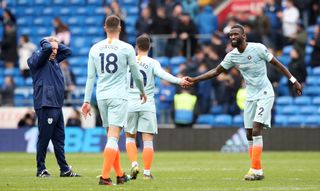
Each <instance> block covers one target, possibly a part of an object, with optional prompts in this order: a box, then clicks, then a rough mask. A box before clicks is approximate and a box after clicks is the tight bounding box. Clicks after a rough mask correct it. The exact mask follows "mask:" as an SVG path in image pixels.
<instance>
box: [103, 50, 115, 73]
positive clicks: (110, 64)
mask: <svg viewBox="0 0 320 191" xmlns="http://www.w3.org/2000/svg"><path fill="white" fill-rule="evenodd" d="M99 56H100V58H101V73H104V69H106V71H107V72H108V73H109V74H114V73H116V71H117V70H118V65H117V61H118V57H117V55H116V54H114V53H110V54H108V55H107V57H106V60H104V53H100V54H99ZM105 62H107V64H106V66H104V64H105Z"/></svg>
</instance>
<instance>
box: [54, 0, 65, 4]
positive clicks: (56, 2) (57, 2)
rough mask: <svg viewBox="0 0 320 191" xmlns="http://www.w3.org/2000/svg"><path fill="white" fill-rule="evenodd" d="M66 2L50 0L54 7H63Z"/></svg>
mask: <svg viewBox="0 0 320 191" xmlns="http://www.w3.org/2000/svg"><path fill="white" fill-rule="evenodd" d="M65 2H66V1H64V0H52V3H53V4H55V5H64V4H65Z"/></svg>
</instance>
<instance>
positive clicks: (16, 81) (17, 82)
mask: <svg viewBox="0 0 320 191" xmlns="http://www.w3.org/2000/svg"><path fill="white" fill-rule="evenodd" d="M13 80H14V84H15V85H16V86H17V87H21V86H24V79H23V78H22V77H21V76H15V77H14V78H13Z"/></svg>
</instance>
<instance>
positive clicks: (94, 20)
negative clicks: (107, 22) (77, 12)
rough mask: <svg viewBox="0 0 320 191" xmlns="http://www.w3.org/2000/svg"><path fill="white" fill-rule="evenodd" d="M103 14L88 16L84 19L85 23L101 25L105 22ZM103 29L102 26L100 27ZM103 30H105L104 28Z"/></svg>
mask: <svg viewBox="0 0 320 191" xmlns="http://www.w3.org/2000/svg"><path fill="white" fill-rule="evenodd" d="M103 19H104V17H103V16H88V17H86V18H85V20H84V24H86V25H93V26H101V25H102V23H103ZM98 28H99V29H100V30H101V27H98ZM102 31H103V30H102Z"/></svg>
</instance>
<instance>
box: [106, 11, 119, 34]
mask: <svg viewBox="0 0 320 191" xmlns="http://www.w3.org/2000/svg"><path fill="white" fill-rule="evenodd" d="M120 22H121V21H120V18H119V17H117V16H115V15H111V16H108V17H107V18H106V20H105V22H104V25H105V27H106V30H107V32H111V33H114V32H118V31H119V29H120V27H121V26H120Z"/></svg>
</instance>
